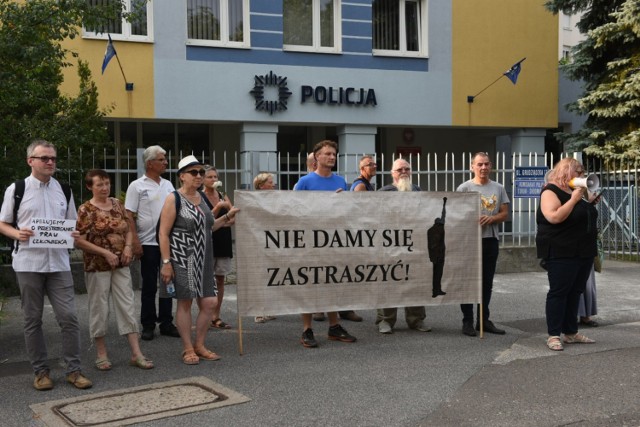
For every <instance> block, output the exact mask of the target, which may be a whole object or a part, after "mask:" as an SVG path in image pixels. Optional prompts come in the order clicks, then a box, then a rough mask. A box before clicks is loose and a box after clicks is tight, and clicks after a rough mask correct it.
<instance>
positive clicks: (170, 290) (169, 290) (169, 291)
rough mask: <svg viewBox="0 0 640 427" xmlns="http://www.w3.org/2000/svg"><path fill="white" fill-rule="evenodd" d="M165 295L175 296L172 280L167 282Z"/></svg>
mask: <svg viewBox="0 0 640 427" xmlns="http://www.w3.org/2000/svg"><path fill="white" fill-rule="evenodd" d="M166 286H167V296H168V297H169V298H175V296H176V287H175V286H174V284H173V281H171V282H169V283H167V285H166Z"/></svg>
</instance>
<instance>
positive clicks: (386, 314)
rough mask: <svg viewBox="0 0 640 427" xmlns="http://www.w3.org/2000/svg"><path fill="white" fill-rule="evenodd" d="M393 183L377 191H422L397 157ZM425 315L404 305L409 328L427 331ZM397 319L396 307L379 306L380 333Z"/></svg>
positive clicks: (421, 309)
mask: <svg viewBox="0 0 640 427" xmlns="http://www.w3.org/2000/svg"><path fill="white" fill-rule="evenodd" d="M391 177H392V178H393V183H392V184H389V185H385V186H384V187H382V188H381V189H380V190H379V191H422V190H421V189H420V187H418V186H417V185H415V184H413V183H412V182H411V165H410V164H409V162H407V161H406V160H405V159H402V158H400V159H397V160H396V161H395V162H393V166H392V168H391ZM426 317H427V315H426V311H425V308H424V306H418V307H405V308H404V318H405V320H406V321H407V325H408V326H409V328H410V329H414V330H416V331H420V332H429V331H431V328H430V327H428V326H427V325H425V323H424V319H425V318H426ZM397 319H398V309H397V308H396V307H390V308H379V309H378V313H377V316H376V325H378V332H380V333H381V334H391V333H393V327H394V326H395V324H396V320H397Z"/></svg>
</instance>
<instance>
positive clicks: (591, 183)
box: [569, 173, 600, 193]
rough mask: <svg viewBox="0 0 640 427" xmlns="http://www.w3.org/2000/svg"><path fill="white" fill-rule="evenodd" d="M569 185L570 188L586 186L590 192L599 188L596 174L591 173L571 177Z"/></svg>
mask: <svg viewBox="0 0 640 427" xmlns="http://www.w3.org/2000/svg"><path fill="white" fill-rule="evenodd" d="M569 187H571V188H574V189H575V188H586V189H587V190H589V192H591V193H595V192H596V191H598V189H599V188H600V179H599V178H598V175H596V174H594V173H592V174H591V175H588V176H587V177H586V178H573V179H572V180H571V181H569Z"/></svg>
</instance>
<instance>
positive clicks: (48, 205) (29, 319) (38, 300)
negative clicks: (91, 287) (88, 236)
mask: <svg viewBox="0 0 640 427" xmlns="http://www.w3.org/2000/svg"><path fill="white" fill-rule="evenodd" d="M56 160H57V158H56V149H55V147H54V146H53V144H51V143H49V142H47V141H45V140H42V139H40V140H35V141H33V142H32V143H31V144H30V145H29V147H28V148H27V163H28V164H29V166H31V175H30V176H29V177H27V178H26V179H25V187H24V194H23V195H22V200H21V202H20V205H19V208H18V211H17V214H16V218H14V206H15V198H14V194H15V184H11V185H10V186H9V188H7V190H6V192H5V194H4V202H3V203H2V210H1V211H0V233H2V234H4V235H5V236H7V237H9V238H10V239H13V240H16V241H17V242H16V244H15V245H14V251H13V253H12V257H13V263H12V264H13V269H14V271H15V272H16V278H17V280H18V286H19V287H20V299H21V302H22V311H23V313H24V338H25V344H26V349H27V354H28V357H29V360H30V362H31V366H32V368H33V371H34V373H35V378H34V381H33V387H34V388H35V389H36V390H51V389H52V388H53V381H52V380H51V378H50V377H49V364H48V360H47V359H48V357H47V346H46V342H45V338H44V332H43V330H42V314H43V311H44V297H45V295H46V296H47V297H48V299H49V302H50V304H51V307H52V308H53V312H54V314H55V317H56V321H57V323H58V325H60V330H61V333H62V354H63V359H64V365H65V371H66V380H67V382H68V383H70V384H72V385H73V386H74V387H76V388H79V389H86V388H89V387H91V386H92V383H91V381H90V380H89V379H87V378H86V377H85V376H84V375H82V372H81V370H80V328H79V324H78V315H77V312H76V304H75V292H74V287H73V277H72V276H71V265H70V264H69V251H68V250H67V249H66V248H59V249H57V248H32V247H29V237H31V236H33V231H31V227H30V224H31V220H32V219H34V218H46V219H51V220H56V219H57V220H62V219H76V218H77V214H76V207H75V204H74V202H73V198H70V199H69V200H68V201H67V197H66V196H65V194H64V191H63V190H62V186H61V185H60V183H59V182H58V181H57V180H56V179H55V178H54V177H53V174H54V173H55V171H56ZM14 221H15V224H17V228H14V226H13V224H14ZM72 237H74V239H75V238H77V237H78V233H77V232H74V233H72Z"/></svg>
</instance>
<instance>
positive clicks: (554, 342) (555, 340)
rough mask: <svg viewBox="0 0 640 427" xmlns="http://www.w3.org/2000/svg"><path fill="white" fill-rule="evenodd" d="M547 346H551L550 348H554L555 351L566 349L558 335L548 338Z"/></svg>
mask: <svg viewBox="0 0 640 427" xmlns="http://www.w3.org/2000/svg"><path fill="white" fill-rule="evenodd" d="M547 347H549V350H553V351H562V350H564V347H563V346H562V341H560V337H559V336H557V335H552V336H550V337H549V338H547Z"/></svg>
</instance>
